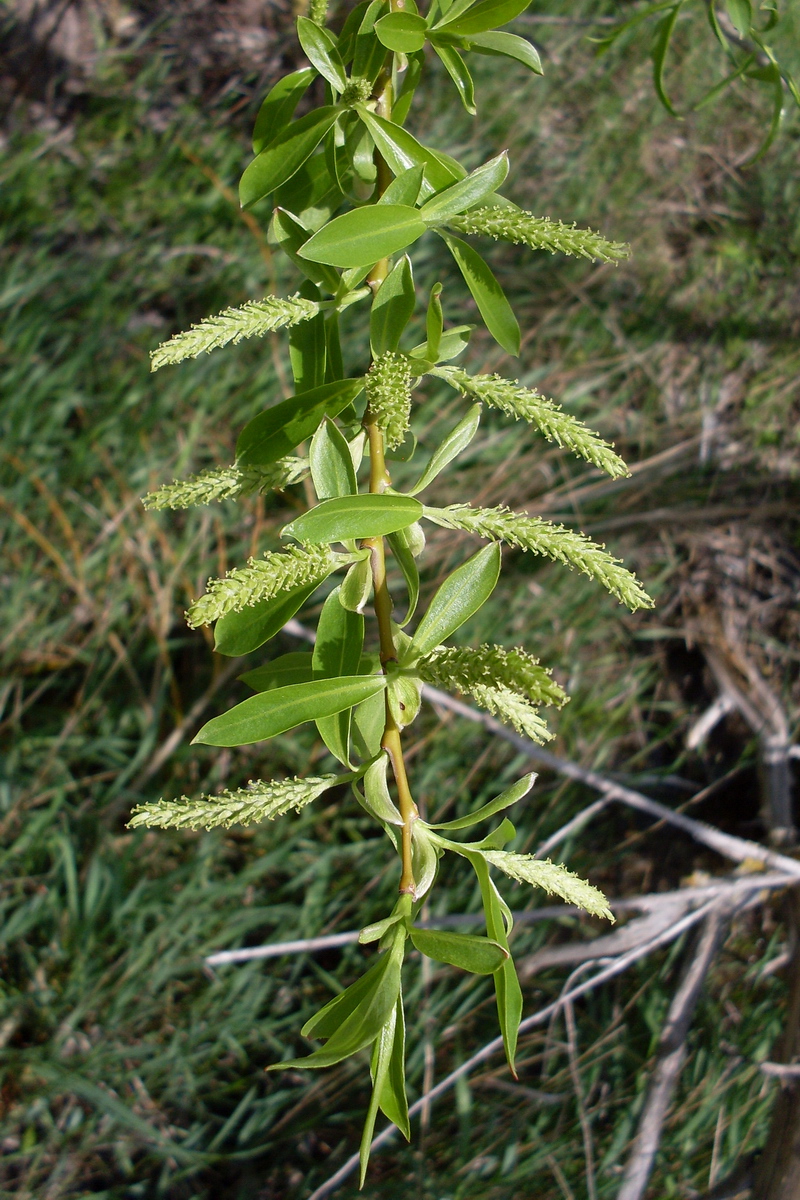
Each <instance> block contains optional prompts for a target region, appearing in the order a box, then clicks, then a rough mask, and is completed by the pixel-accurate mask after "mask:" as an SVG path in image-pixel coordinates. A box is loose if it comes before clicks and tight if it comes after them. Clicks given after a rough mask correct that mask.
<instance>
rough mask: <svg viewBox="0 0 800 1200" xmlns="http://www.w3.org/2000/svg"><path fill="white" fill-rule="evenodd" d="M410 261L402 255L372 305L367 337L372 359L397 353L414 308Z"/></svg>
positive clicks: (412, 277) (405, 255) (415, 298)
mask: <svg viewBox="0 0 800 1200" xmlns="http://www.w3.org/2000/svg"><path fill="white" fill-rule="evenodd" d="M416 300H417V297H416V294H415V292H414V276H413V273H412V270H411V260H410V258H409V257H408V255H407V254H404V255H403V257H402V258H401V259H399V260H398V262H396V263H395V265H394V266H393V268H392V270H391V271H390V272H389V274H388V275H387V276H386V278H385V279H384V281H383V283H382V284H381V286H380V287H379V288H378V291H377V293H376V295H375V299H374V301H373V302H372V309H371V311H370V317H369V336H370V345H371V347H372V354H373V357H375V358H377V357H378V355H380V354H385V353H386V351H387V350H397V348H398V346H399V345H400V337H401V335H402V333H403V330H404V329H405V327H406V325H407V324H408V322H409V320H410V319H411V316H412V315H413V312H414V307H415V305H416Z"/></svg>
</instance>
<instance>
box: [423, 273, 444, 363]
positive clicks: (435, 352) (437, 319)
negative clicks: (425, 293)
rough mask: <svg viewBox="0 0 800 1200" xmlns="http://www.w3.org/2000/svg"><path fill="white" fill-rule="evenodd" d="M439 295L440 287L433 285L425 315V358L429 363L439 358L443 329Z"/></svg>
mask: <svg viewBox="0 0 800 1200" xmlns="http://www.w3.org/2000/svg"><path fill="white" fill-rule="evenodd" d="M441 294H442V285H441V284H440V283H435V284H434V285H433V287H432V288H431V294H430V299H429V300H428V311H427V313H426V314H425V332H426V333H427V341H426V343H425V345H426V347H427V348H426V351H425V356H426V358H427V359H428V360H429V361H430V362H434V363H435V362H436V361H437V360H438V358H439V348H440V346H441V344H442V330H443V328H444V316H443V314H442V301H441V299H440V297H441Z"/></svg>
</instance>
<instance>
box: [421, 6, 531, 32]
mask: <svg viewBox="0 0 800 1200" xmlns="http://www.w3.org/2000/svg"><path fill="white" fill-rule="evenodd" d="M530 2H531V0H479V2H478V3H477V4H473V5H471V6H470V8H469V10H468V11H467V12H466V13H464V15H463V16H457V17H455V19H454V18H453V17H452V16H450V14H449V13H448V15H447V18H446V19H445V20H444V21H441V22H440V23H439V24H438V25H437V26H436V28H437V29H441V30H442V32H444V31H446V32H447V33H457V34H460V35H461V36H463V37H469V36H470V35H471V34H473V33H484V32H485V31H486V30H488V29H497V28H498V26H500V25H507V24H508V22H509V21H513V20H514V18H515V17H518V16H519V14H520V13H522V12H524V11H525V9H526V8H527V7H528V5H529V4H530ZM451 11H452V10H451Z"/></svg>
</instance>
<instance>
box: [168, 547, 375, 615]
mask: <svg viewBox="0 0 800 1200" xmlns="http://www.w3.org/2000/svg"><path fill="white" fill-rule="evenodd" d="M357 558H358V555H356V554H335V553H334V552H333V550H331V549H330V547H328V546H290V547H288V549H286V550H279V551H269V552H268V553H266V554H265V555H264V557H263V558H250V559H248V561H247V566H246V567H236V568H234V570H233V571H231V572H230V573H229V574H228V575H226V576H224V577H223V578H222V579H210V580H209V581H208V585H207V590H206V593H205V595H203V596H201V597H200V598H199V600H195V602H194V604H192V606H191V607H190V609H189V611H188V612H187V614H186V621H187V624H188V625H189V627H190V628H191V629H197V627H198V626H199V625H210V624H211V622H212V621H217V620H218V619H219V618H220V617H224V616H225V615H226V614H227V613H229V612H241V610H242V609H243V608H249V607H250V606H251V605H253V604H257V603H258V602H259V600H271V599H273V597H275V596H277V595H279V594H280V593H281V592H287V591H290V590H291V589H292V588H296V587H303V586H304V585H306V584H311V583H322V581H323V579H326V578H327V577H328V575H330V574H331V572H332V571H335V570H336V568H337V567H339V566H347V565H348V564H349V563H351V562H355V561H356V559H357Z"/></svg>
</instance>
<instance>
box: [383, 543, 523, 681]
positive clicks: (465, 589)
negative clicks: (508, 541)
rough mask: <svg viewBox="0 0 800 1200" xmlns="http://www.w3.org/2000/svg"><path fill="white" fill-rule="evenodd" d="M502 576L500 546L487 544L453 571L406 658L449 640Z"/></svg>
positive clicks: (427, 650)
mask: <svg viewBox="0 0 800 1200" xmlns="http://www.w3.org/2000/svg"><path fill="white" fill-rule="evenodd" d="M499 576H500V548H499V546H493V547H492V546H486V547H485V548H484V549H483V550H479V551H478V553H477V554H475V555H473V557H472V558H470V559H468V560H467V561H466V562H465V563H464V564H463V566H461V567H458V568H457V570H455V571H453V573H452V575H450V577H449V578H448V579H446V580H445V581H444V583H443V584H442V586H441V587H440V588H439V590H438V591H437V593H436V595H435V596H434V597H433V599H432V600H431V602H430V605H429V607H428V611H427V612H426V613H425V615H424V617H423V618H422V620H421V621H420V623H419V625H418V626H417V630H416V633H415V634H414V637H413V639H412V641H411V645H410V647H409V649H408V651H407V652H406V654H405V655H404V659H406V658H407V659H408V660H412V659H413V658H418V657H421V656H422V655H424V654H428V653H429V652H430V651H431V650H432V649H433V648H434V646H439V645H440V644H441V643H442V642H444V641H446V640H447V638H449V637H450V636H451V635H452V634H453V633H455V631H456V630H457V629H458V628H460V626H461V625H463V624H464V622H465V621H467V620H469V618H470V617H471V616H473V614H474V613H476V612H477V611H478V609H479V608H481V607H482V606H483V605H484V604H485V603H486V601H487V600H488V599H489V597H490V596H491V594H492V592H493V591H494V589H495V586H496V584H497V580H498V578H499Z"/></svg>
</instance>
